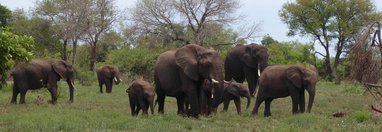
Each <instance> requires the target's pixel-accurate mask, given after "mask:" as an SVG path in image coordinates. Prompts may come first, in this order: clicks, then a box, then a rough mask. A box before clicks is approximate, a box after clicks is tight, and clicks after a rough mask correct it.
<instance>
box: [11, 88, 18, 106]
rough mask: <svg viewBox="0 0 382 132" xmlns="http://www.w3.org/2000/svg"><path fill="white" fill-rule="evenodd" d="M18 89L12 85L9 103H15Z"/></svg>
mask: <svg viewBox="0 0 382 132" xmlns="http://www.w3.org/2000/svg"><path fill="white" fill-rule="evenodd" d="M19 93H20V92H19V90H18V88H17V87H16V86H15V85H14V86H13V93H12V100H11V103H12V104H15V103H16V100H17V95H18V94H19Z"/></svg>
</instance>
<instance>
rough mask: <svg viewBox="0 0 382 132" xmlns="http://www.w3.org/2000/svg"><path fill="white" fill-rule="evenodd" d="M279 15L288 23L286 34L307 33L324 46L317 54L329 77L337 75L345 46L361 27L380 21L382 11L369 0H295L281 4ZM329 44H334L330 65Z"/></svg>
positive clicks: (331, 45)
mask: <svg viewBox="0 0 382 132" xmlns="http://www.w3.org/2000/svg"><path fill="white" fill-rule="evenodd" d="M280 17H281V19H282V21H283V22H284V23H286V24H287V25H288V27H289V32H288V35H291V36H294V35H297V34H300V35H306V36H310V37H312V38H313V39H314V40H316V41H318V43H319V45H321V46H322V47H323V48H324V49H325V51H324V52H325V53H320V54H322V55H323V57H324V61H325V72H326V74H327V75H328V76H329V80H333V78H334V77H335V75H336V70H337V66H338V65H339V63H340V57H341V54H342V53H343V52H344V47H346V46H347V45H350V44H351V43H352V40H353V39H354V37H355V36H356V34H357V33H358V32H359V31H360V30H361V29H362V28H363V27H365V26H367V25H368V24H370V23H372V22H375V21H381V13H380V12H377V11H376V8H375V6H374V4H373V3H372V2H371V1H369V0H296V1H295V2H291V3H289V2H288V3H286V4H284V5H283V7H282V9H281V10H280ZM329 47H335V55H334V64H333V65H331V59H330V56H331V55H330V52H329Z"/></svg>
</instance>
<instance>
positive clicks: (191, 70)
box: [175, 44, 203, 80]
mask: <svg viewBox="0 0 382 132" xmlns="http://www.w3.org/2000/svg"><path fill="white" fill-rule="evenodd" d="M197 50H203V49H202V47H200V46H197V45H193V44H189V45H186V46H183V47H182V48H180V49H178V50H177V51H176V52H175V62H176V64H177V65H178V66H179V67H181V68H182V69H183V72H184V73H185V74H186V75H187V76H188V77H189V78H191V79H192V80H198V79H199V72H198V62H197V56H198V55H197Z"/></svg>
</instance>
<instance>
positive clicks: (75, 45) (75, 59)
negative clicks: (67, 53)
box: [72, 39, 78, 66]
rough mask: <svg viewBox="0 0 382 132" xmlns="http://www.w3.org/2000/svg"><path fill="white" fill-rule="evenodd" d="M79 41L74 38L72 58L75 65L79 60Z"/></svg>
mask: <svg viewBox="0 0 382 132" xmlns="http://www.w3.org/2000/svg"><path fill="white" fill-rule="evenodd" d="M77 42H78V40H77V39H74V40H73V58H72V65H73V66H75V65H76V61H77Z"/></svg>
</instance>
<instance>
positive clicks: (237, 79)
mask: <svg viewBox="0 0 382 132" xmlns="http://www.w3.org/2000/svg"><path fill="white" fill-rule="evenodd" d="M233 79H235V81H236V82H238V83H243V82H244V80H245V76H241V77H234V78H233Z"/></svg>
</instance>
